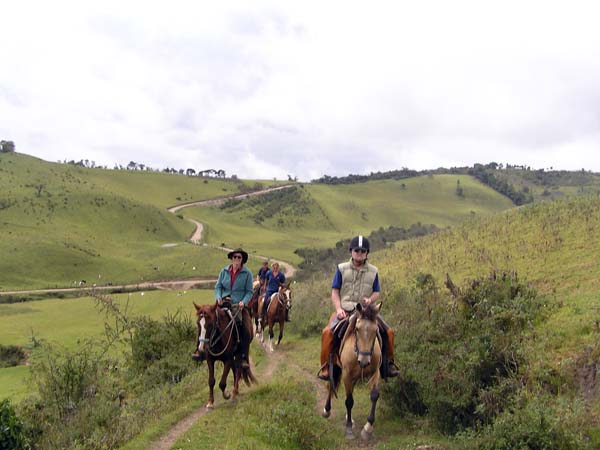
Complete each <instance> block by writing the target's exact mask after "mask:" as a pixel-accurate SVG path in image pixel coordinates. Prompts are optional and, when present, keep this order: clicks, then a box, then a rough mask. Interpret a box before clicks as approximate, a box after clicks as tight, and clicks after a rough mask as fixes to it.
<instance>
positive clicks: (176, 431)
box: [148, 343, 283, 450]
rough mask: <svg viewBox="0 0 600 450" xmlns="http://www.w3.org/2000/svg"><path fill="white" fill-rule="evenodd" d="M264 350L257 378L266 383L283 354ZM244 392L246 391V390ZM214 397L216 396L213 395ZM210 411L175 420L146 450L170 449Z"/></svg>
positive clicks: (253, 367)
mask: <svg viewBox="0 0 600 450" xmlns="http://www.w3.org/2000/svg"><path fill="white" fill-rule="evenodd" d="M259 345H260V343H259ZM265 352H266V358H267V365H266V367H265V368H264V369H263V370H262V371H261V373H260V374H258V377H257V378H258V379H259V380H263V382H267V383H268V382H269V381H270V380H271V379H272V378H273V374H274V373H275V370H276V369H277V366H279V364H280V363H281V362H282V361H283V354H282V353H271V354H270V353H269V352H268V350H267V349H266V348H265ZM252 372H253V373H254V374H255V375H257V372H256V366H254V364H252ZM254 388H256V385H254V386H252V387H251V388H250V390H251V389H254ZM245 392H248V390H246V391H245ZM243 395H244V393H242V392H240V397H243ZM215 397H216V398H218V396H215ZM224 401H226V400H224ZM210 412H211V410H210V409H207V408H206V407H204V406H202V407H201V408H199V409H197V410H196V411H194V412H193V413H191V414H190V415H188V416H186V417H184V418H183V419H181V420H180V421H179V422H177V423H176V424H175V425H173V426H172V427H171V428H170V429H169V431H168V432H167V433H166V434H165V435H164V436H162V437H161V438H160V439H159V440H157V441H155V442H154V443H153V444H151V445H150V447H148V450H170V449H171V447H173V444H175V442H176V441H177V439H179V438H180V437H181V436H183V435H184V434H185V433H186V432H187V431H188V430H189V429H190V428H191V427H192V426H194V424H195V423H196V422H197V421H198V420H200V418H201V417H203V416H204V415H206V414H208V413H210Z"/></svg>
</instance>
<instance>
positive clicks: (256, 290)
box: [248, 281, 264, 336]
mask: <svg viewBox="0 0 600 450" xmlns="http://www.w3.org/2000/svg"><path fill="white" fill-rule="evenodd" d="M263 294H264V289H263V286H262V285H261V283H260V282H259V281H255V282H254V283H253V284H252V297H250V301H249V302H248V310H249V311H250V316H251V317H252V318H253V319H254V329H255V330H256V335H257V336H258V325H259V323H258V319H259V315H258V301H259V299H260V297H261V296H262V295H263Z"/></svg>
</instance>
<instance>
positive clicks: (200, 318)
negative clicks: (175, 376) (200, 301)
mask: <svg viewBox="0 0 600 450" xmlns="http://www.w3.org/2000/svg"><path fill="white" fill-rule="evenodd" d="M194 307H195V308H196V324H197V325H198V342H197V346H198V347H197V348H198V354H199V356H200V361H204V360H205V359H206V354H207V352H208V347H209V341H210V336H211V333H212V331H213V329H214V328H215V327H216V326H217V305H216V304H214V305H201V306H199V305H196V303H194Z"/></svg>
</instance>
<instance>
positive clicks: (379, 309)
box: [375, 302, 383, 314]
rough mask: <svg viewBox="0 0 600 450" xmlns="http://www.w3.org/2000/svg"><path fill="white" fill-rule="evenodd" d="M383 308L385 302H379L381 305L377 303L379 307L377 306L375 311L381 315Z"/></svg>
mask: <svg viewBox="0 0 600 450" xmlns="http://www.w3.org/2000/svg"><path fill="white" fill-rule="evenodd" d="M382 306H383V302H379V303H377V305H375V311H377V314H379V311H381V307H382Z"/></svg>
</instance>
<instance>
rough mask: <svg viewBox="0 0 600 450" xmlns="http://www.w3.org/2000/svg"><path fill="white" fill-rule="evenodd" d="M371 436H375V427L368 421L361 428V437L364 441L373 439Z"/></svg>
mask: <svg viewBox="0 0 600 450" xmlns="http://www.w3.org/2000/svg"><path fill="white" fill-rule="evenodd" d="M367 426H368V427H367ZM371 436H373V427H372V426H371V425H369V424H368V423H367V424H365V426H364V428H363V429H362V430H360V437H361V438H362V440H363V441H368V440H369V439H371Z"/></svg>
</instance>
